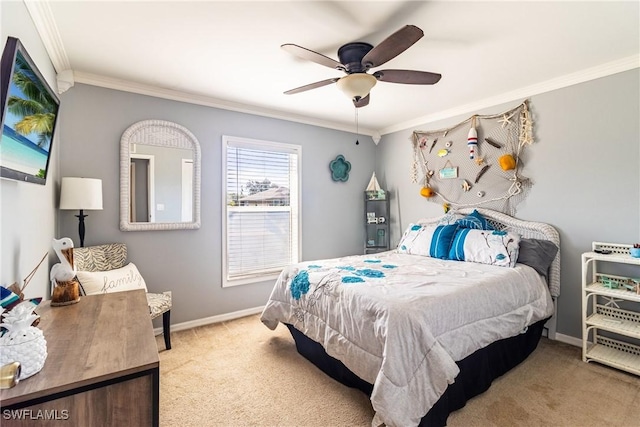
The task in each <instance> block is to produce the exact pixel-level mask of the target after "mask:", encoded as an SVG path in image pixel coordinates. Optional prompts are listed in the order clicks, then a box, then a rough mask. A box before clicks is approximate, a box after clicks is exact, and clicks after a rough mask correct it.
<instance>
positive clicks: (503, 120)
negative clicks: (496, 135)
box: [498, 113, 516, 129]
mask: <svg viewBox="0 0 640 427" xmlns="http://www.w3.org/2000/svg"><path fill="white" fill-rule="evenodd" d="M514 114H516V113H511V115H510V116H508V117H507V115H506V114H503V115H502V118H501V119H500V120H498V123H502V129H504V128H506V127H507V126H509V125H510V124H511V117H513V115H514Z"/></svg>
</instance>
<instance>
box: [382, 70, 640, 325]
mask: <svg viewBox="0 0 640 427" xmlns="http://www.w3.org/2000/svg"><path fill="white" fill-rule="evenodd" d="M639 74H640V72H639V70H638V69H635V70H632V71H627V72H624V73H619V74H615V75H613V76H609V77H606V78H600V79H597V80H593V81H589V82H586V83H582V84H578V85H574V86H570V87H567V88H563V89H560V90H555V91H552V92H548V93H544V94H540V95H536V96H533V97H531V98H530V101H531V102H530V110H531V112H532V116H533V120H534V136H535V142H534V144H533V145H532V146H530V147H528V148H527V151H528V153H527V162H526V165H525V168H524V169H523V175H524V176H526V177H529V178H531V179H532V180H533V187H532V189H531V191H530V193H529V195H528V197H527V198H526V199H525V200H524V201H523V202H522V203H521V204H520V205H518V207H517V214H516V216H517V217H519V218H522V219H525V220H534V221H541V222H546V223H549V224H551V225H553V226H554V227H556V229H557V230H558V231H559V232H560V239H561V269H562V270H561V287H562V289H561V292H562V294H561V296H560V298H559V299H558V332H560V333H562V334H566V335H570V336H573V337H578V338H579V337H581V335H582V332H581V326H580V322H581V295H580V285H581V264H580V255H581V253H582V252H585V251H587V250H590V249H591V242H592V241H601V242H618V243H635V242H639V241H640V87H639V86H640V85H639V82H640V76H639ZM519 102H520V101H514V102H513V103H509V104H507V105H500V106H495V107H491V108H487V109H485V110H484V111H477V112H476V113H478V114H497V113H501V112H503V111H506V110H508V109H510V108H513V107H515V106H516V105H518V103H519ZM470 115H471V114H468V115H465V116H460V117H455V118H451V119H448V120H442V121H439V122H435V123H429V124H424V125H421V126H416V127H415V128H414V129H407V130H404V131H399V132H395V133H393V134H390V135H385V136H384V137H383V138H382V141H381V142H380V144H379V147H378V152H377V163H376V174H377V175H378V176H379V177H380V182H381V185H383V186H386V187H387V188H388V189H389V190H391V195H392V198H391V220H392V222H391V229H392V244H397V242H398V240H399V237H400V234H401V232H402V230H403V229H404V227H406V226H407V225H408V224H409V222H411V221H414V220H416V219H419V218H422V217H430V216H437V215H440V214H442V207H441V206H440V205H439V204H437V203H432V202H428V201H427V200H426V199H425V198H423V197H421V196H420V195H419V190H420V186H419V185H418V184H412V183H411V181H410V178H409V173H408V170H409V166H410V164H411V163H410V162H411V159H412V151H411V143H410V140H409V138H410V136H411V133H412V132H413V130H436V129H442V128H446V127H448V126H451V125H454V124H457V123H459V122H461V121H463V120H466V119H467V118H469V116H470ZM636 274H637V273H636Z"/></svg>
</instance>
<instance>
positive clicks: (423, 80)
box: [373, 70, 442, 85]
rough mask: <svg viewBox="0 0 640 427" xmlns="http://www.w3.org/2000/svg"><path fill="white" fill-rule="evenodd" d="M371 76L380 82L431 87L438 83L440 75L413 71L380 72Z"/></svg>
mask: <svg viewBox="0 0 640 427" xmlns="http://www.w3.org/2000/svg"><path fill="white" fill-rule="evenodd" d="M373 76H374V77H375V78H376V79H378V80H379V81H381V82H389V83H404V84H408V85H432V84H436V83H438V82H439V81H440V78H441V77H442V75H441V74H437V73H430V72H428V71H414V70H380V71H376V72H375V73H373Z"/></svg>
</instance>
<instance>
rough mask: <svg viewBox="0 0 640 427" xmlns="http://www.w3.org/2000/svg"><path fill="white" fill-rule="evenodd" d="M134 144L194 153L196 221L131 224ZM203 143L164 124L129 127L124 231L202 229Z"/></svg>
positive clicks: (123, 162) (124, 149)
mask: <svg viewBox="0 0 640 427" xmlns="http://www.w3.org/2000/svg"><path fill="white" fill-rule="evenodd" d="M131 144H142V145H153V146H157V147H168V148H180V149H189V150H192V151H193V221H191V222H131V221H130V220H129V198H130V194H131V192H130V190H131V189H130V188H129V183H130V164H131V149H130V147H131ZM200 156H201V154H200V143H198V140H197V138H196V137H195V136H194V135H193V134H192V133H191V132H190V131H189V130H188V129H187V128H185V127H183V126H180V125H179V124H177V123H173V122H168V121H164V120H143V121H140V122H137V123H134V124H133V125H131V126H129V127H128V128H127V130H125V131H124V133H123V134H122V138H121V139H120V230H122V231H147V230H153V231H162V230H193V229H198V228H200Z"/></svg>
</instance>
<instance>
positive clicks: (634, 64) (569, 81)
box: [380, 55, 640, 135]
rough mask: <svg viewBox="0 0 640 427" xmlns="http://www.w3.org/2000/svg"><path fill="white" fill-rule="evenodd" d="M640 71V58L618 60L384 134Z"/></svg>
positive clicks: (388, 129)
mask: <svg viewBox="0 0 640 427" xmlns="http://www.w3.org/2000/svg"><path fill="white" fill-rule="evenodd" d="M635 68H640V55H633V56H628V57H626V58H622V59H619V60H616V61H611V62H608V63H605V64H602V65H598V66H596V67H591V68H587V69H585V70H581V71H577V72H575V73H571V74H567V75H564V76H560V77H557V78H554V79H551V80H547V81H545V82H541V83H537V84H534V85H531V86H525V87H523V88H520V89H517V90H514V91H510V92H505V93H503V94H501V95H496V96H492V97H490V98H485V99H483V100H480V101H478V102H473V103H469V104H465V105H460V106H458V107H455V108H451V109H449V110H444V111H439V112H437V113H434V114H427V115H426V116H422V117H418V118H416V119H412V120H408V121H406V122H402V123H398V124H397V125H394V126H389V127H386V128H384V129H382V130H380V134H382V135H388V134H390V133H393V132H397V131H401V130H405V129H409V128H412V127H416V126H421V125H425V124H428V123H433V122H436V121H438V120H443V119H448V118H451V117H456V116H460V115H463V114H470V113H475V112H477V111H478V110H482V109H484V108H489V107H493V106H495V105H500V104H505V103H508V102H512V101H514V100H523V99H526V98H528V97H530V96H533V95H539V94H541V93H545V92H551V91H553V90H557V89H562V88H565V87H569V86H573V85H576V84H579V83H584V82H587V81H590V80H595V79H599V78H601V77H607V76H610V75H613V74H617V73H622V72H624V71H629V70H633V69H635Z"/></svg>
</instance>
